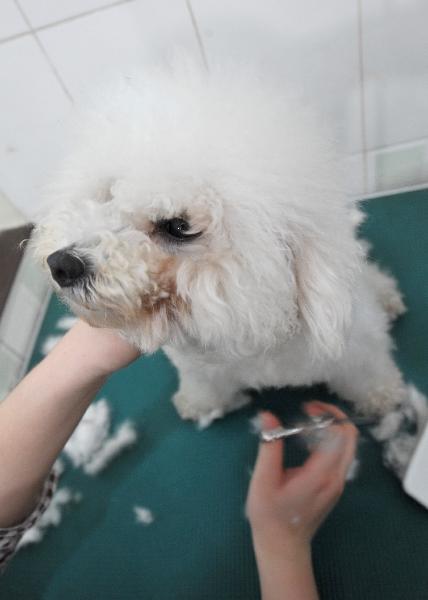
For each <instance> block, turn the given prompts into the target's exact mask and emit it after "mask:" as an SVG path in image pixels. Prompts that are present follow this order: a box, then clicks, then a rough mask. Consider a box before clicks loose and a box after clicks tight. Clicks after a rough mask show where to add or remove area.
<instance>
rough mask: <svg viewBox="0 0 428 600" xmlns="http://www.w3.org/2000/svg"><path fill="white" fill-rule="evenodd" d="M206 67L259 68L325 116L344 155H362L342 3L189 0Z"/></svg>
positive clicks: (350, 9) (353, 35) (354, 27)
mask: <svg viewBox="0 0 428 600" xmlns="http://www.w3.org/2000/svg"><path fill="white" fill-rule="evenodd" d="M192 6H193V9H194V13H195V17H196V20H197V22H198V24H199V29H200V34H201V37H202V40H203V43H204V46H205V50H206V54H207V58H208V62H216V61H218V60H220V61H221V60H224V59H225V57H226V59H230V58H231V57H232V58H234V59H239V60H243V61H245V62H246V61H248V62H250V63H253V62H256V63H261V64H262V67H263V68H264V69H265V70H266V69H270V70H273V72H274V74H275V76H277V77H281V78H283V79H285V80H286V81H289V82H290V89H291V90H292V91H295V90H297V91H298V92H300V93H301V94H302V96H303V98H304V99H305V100H306V101H307V102H309V103H311V104H314V105H316V107H317V108H318V109H319V111H320V113H321V117H322V118H325V116H327V117H329V118H330V120H331V123H332V124H333V126H334V127H335V129H336V132H337V134H338V136H339V139H340V141H341V143H342V149H343V151H344V152H346V153H356V152H361V151H362V138H361V121H360V111H359V71H358V23H357V5H356V3H355V2H349V1H348V2H343V1H342V0H325V1H324V2H319V1H318V0H300V1H299V2H296V1H295V0H265V1H264V2H263V3H261V2H260V1H259V0H247V1H246V2H245V4H244V3H243V2H230V1H229V0H192Z"/></svg>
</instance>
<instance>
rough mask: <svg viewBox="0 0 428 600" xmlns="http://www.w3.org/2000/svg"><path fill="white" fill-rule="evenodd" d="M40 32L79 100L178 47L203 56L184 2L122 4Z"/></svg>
mask: <svg viewBox="0 0 428 600" xmlns="http://www.w3.org/2000/svg"><path fill="white" fill-rule="evenodd" d="M39 35H40V39H41V40H42V43H43V45H44V47H45V48H46V51H47V52H48V54H49V56H50V57H51V59H52V60H53V62H54V64H55V65H56V67H57V69H58V71H59V72H60V73H61V76H62V77H63V79H64V81H65V82H66V85H67V87H68V88H69V89H70V90H71V93H72V95H73V97H74V98H75V99H76V100H77V101H79V99H81V98H82V96H83V97H84V96H85V95H86V93H87V92H88V91H90V90H91V89H92V88H94V87H96V86H97V84H99V83H100V82H105V81H108V80H109V79H110V78H112V77H113V76H114V75H115V74H117V73H122V74H123V73H125V74H126V73H128V72H130V71H132V69H133V68H134V67H135V66H139V65H144V64H147V63H153V62H159V61H160V60H162V59H165V58H168V57H169V56H170V55H171V53H172V52H173V50H174V48H175V47H179V48H184V49H185V50H186V51H187V52H188V53H191V54H194V55H195V56H198V57H199V51H198V47H197V44H196V36H195V35H194V32H193V29H192V26H191V21H190V18H189V15H188V13H187V12H186V8H185V4H184V2H169V1H168V0H140V1H135V2H131V3H126V4H121V5H119V6H116V7H113V8H110V9H109V10H105V11H101V12H98V13H95V14H93V15H90V16H87V17H82V18H80V19H76V20H75V21H70V22H68V23H64V24H62V25H59V26H57V27H53V28H50V29H46V30H43V31H41V32H40V34H39ZM77 40H78V43H76V41H77Z"/></svg>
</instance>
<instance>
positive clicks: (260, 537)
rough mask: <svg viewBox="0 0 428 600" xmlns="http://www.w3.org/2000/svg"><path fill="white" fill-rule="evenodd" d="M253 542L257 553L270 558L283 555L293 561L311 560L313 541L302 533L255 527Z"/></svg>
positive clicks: (276, 528) (283, 558)
mask: <svg viewBox="0 0 428 600" xmlns="http://www.w3.org/2000/svg"><path fill="white" fill-rule="evenodd" d="M252 536H253V544H254V549H255V551H256V553H257V554H263V556H268V557H269V559H270V560H274V559H275V557H281V559H282V560H287V561H290V562H293V563H296V562H307V561H309V562H310V561H311V543H310V540H309V539H306V538H305V537H303V536H302V535H296V534H295V533H292V532H290V531H289V530H287V529H285V530H284V529H283V528H281V527H278V526H277V527H274V528H271V529H268V528H264V529H259V530H257V529H253V530H252Z"/></svg>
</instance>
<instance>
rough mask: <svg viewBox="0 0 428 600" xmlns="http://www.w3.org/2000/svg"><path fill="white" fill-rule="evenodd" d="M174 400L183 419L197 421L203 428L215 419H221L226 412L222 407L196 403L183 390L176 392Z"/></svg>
mask: <svg viewBox="0 0 428 600" xmlns="http://www.w3.org/2000/svg"><path fill="white" fill-rule="evenodd" d="M172 402H173V404H174V406H175V408H176V409H177V412H178V414H179V415H180V417H181V418H182V419H186V420H190V421H195V422H196V423H198V426H199V427H200V428H201V429H204V428H205V427H208V426H209V425H211V423H212V422H213V421H214V420H215V419H219V418H220V417H222V416H223V414H224V412H223V410H222V409H221V408H212V407H207V406H201V405H200V404H196V403H195V402H194V401H192V399H191V398H190V397H189V396H187V395H186V394H184V393H183V392H177V393H176V394H174V396H173V398H172Z"/></svg>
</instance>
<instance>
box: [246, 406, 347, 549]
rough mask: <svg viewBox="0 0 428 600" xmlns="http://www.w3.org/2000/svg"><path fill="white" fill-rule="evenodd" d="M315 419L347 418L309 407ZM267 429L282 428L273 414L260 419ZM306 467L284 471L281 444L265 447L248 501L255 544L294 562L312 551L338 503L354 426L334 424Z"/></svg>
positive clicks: (333, 409)
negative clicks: (326, 415) (316, 536)
mask: <svg viewBox="0 0 428 600" xmlns="http://www.w3.org/2000/svg"><path fill="white" fill-rule="evenodd" d="M305 412H306V413H307V414H309V415H311V416H315V415H320V414H323V413H325V412H329V413H331V414H333V415H334V416H336V417H338V418H346V415H345V414H344V413H343V412H342V411H341V410H340V409H339V408H337V407H336V406H333V405H331V404H326V403H324V402H318V401H316V402H310V403H307V404H306V405H305ZM262 420H263V429H270V428H275V427H278V426H280V423H279V421H278V419H276V417H274V416H273V415H272V414H270V413H263V414H262ZM325 433H326V435H325V437H324V439H323V440H322V441H321V442H320V443H319V444H318V445H317V446H316V447H315V448H314V450H313V452H312V454H311V455H310V456H309V458H308V459H307V460H306V462H305V463H304V464H303V465H302V466H300V467H295V468H285V469H284V468H283V441H282V440H277V441H275V442H269V443H261V444H260V448H259V455H258V458H257V462H256V465H255V469H254V473H253V477H252V480H251V483H250V488H249V492H248V497H247V516H248V518H249V521H250V524H251V528H252V533H253V538H254V543H255V545H256V546H259V547H261V548H264V549H268V550H269V552H275V549H277V550H278V551H279V552H281V553H283V554H286V555H287V556H288V557H290V558H292V559H294V558H295V557H298V556H299V555H302V553H307V552H310V541H311V539H312V537H313V536H314V534H315V532H316V531H317V529H318V527H319V526H320V525H321V523H322V522H323V520H324V519H325V518H326V517H327V515H328V513H329V512H330V511H331V510H332V508H333V507H334V505H335V504H336V502H337V501H338V500H339V498H340V496H341V494H342V492H343V489H344V485H345V480H346V474H347V472H348V469H349V467H350V465H351V463H352V461H353V458H354V455H355V448H356V442H357V437H358V430H357V429H356V427H355V426H354V425H353V424H352V423H349V422H348V423H344V424H340V425H332V426H330V427H328V429H327V430H325Z"/></svg>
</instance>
